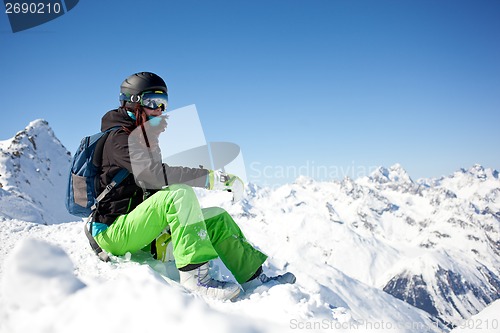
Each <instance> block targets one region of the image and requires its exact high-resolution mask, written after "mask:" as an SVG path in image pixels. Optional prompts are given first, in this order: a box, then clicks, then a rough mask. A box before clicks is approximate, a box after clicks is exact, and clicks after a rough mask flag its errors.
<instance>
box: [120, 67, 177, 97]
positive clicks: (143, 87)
mask: <svg viewBox="0 0 500 333" xmlns="http://www.w3.org/2000/svg"><path fill="white" fill-rule="evenodd" d="M158 90H160V91H163V92H164V93H165V94H167V93H168V89H167V85H166V84H165V81H163V79H162V78H161V77H159V76H158V75H156V74H154V73H150V72H142V73H136V74H133V75H130V76H129V77H128V78H126V79H125V81H123V83H122V85H121V86H120V94H125V95H128V96H131V95H140V94H141V93H143V92H145V91H158Z"/></svg>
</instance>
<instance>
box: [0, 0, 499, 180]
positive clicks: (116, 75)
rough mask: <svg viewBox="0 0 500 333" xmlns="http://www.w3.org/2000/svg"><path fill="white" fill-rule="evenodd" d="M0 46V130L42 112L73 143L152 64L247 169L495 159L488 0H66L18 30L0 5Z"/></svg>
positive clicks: (495, 46) (174, 103) (450, 168)
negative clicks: (56, 12) (65, 7)
mask: <svg viewBox="0 0 500 333" xmlns="http://www.w3.org/2000/svg"><path fill="white" fill-rule="evenodd" d="M0 49H1V50H0V78H1V81H0V88H1V89H0V98H1V104H0V109H1V113H2V122H1V125H0V126H1V130H0V139H7V138H10V137H12V136H14V134H15V133H16V132H17V131H18V130H21V129H23V128H24V127H25V126H26V125H27V124H28V123H29V122H30V121H32V120H34V119H37V118H43V119H46V120H47V121H48V122H49V124H50V125H51V126H52V128H53V129H54V131H55V133H56V135H57V136H58V137H59V139H60V140H61V141H62V142H63V144H64V145H65V146H66V147H67V148H68V150H70V151H71V152H73V151H74V150H75V149H76V147H77V145H78V143H79V141H80V139H81V137H83V136H85V135H87V134H92V133H94V132H96V131H98V130H99V126H100V118H101V116H102V115H103V114H104V113H105V112H106V111H107V110H109V109H112V108H114V107H116V106H117V105H118V94H119V86H120V83H121V82H122V81H123V79H124V78H125V77H127V76H128V75H130V74H132V73H135V72H138V71H152V72H155V73H157V74H159V75H160V76H162V77H163V78H164V79H165V80H166V81H167V84H168V86H169V94H170V108H171V109H176V108H180V107H183V106H186V105H190V104H196V106H197V109H198V113H199V117H200V120H201V122H202V124H203V129H204V131H205V135H206V138H207V140H208V141H229V142H234V143H237V144H239V145H240V146H241V149H242V152H243V155H244V158H245V162H246V167H247V174H248V178H249V180H253V181H255V182H257V183H261V184H264V183H268V184H269V183H271V184H273V183H283V182H289V181H293V180H294V178H296V177H297V176H298V175H299V174H305V175H308V176H313V177H316V178H321V179H325V178H339V177H342V176H344V175H348V176H351V177H353V178H356V176H362V175H364V174H366V173H367V172H368V171H369V169H370V168H373V167H374V166H379V165H383V166H390V165H392V164H394V163H400V164H401V165H402V166H403V167H404V168H405V169H406V170H407V171H408V172H409V173H410V175H411V176H412V177H413V178H415V179H417V178H420V177H439V176H442V175H448V174H451V173H452V172H454V171H455V170H457V169H459V168H461V167H464V168H468V167H470V166H471V165H472V164H474V163H480V164H482V165H484V166H485V167H491V168H495V169H500V130H499V124H500V1H498V0H469V1H462V0H439V1H436V0H418V1H416V0H415V1H410V0H378V1H374V0H367V1H361V0H344V1H340V0H328V1H326V0H325V1H320V0H310V1H308V0H267V1H261V0H253V1H243V0H241V1H238V0H231V1H229V0H228V1H220V0H212V1H201V0H200V1H192V0H183V1H170V0H143V1H132V0H106V1H83V0H82V1H80V3H79V4H78V5H77V6H76V7H75V8H74V9H73V10H71V11H70V12H68V13H67V14H65V15H63V16H61V17H59V18H57V19H55V20H53V21H50V22H48V23H46V24H44V25H41V26H38V27H35V28H33V29H30V30H26V31H23V32H18V33H12V32H11V30H10V26H9V22H8V20H7V15H6V14H5V13H4V11H3V12H2V13H0ZM269 178H272V179H269Z"/></svg>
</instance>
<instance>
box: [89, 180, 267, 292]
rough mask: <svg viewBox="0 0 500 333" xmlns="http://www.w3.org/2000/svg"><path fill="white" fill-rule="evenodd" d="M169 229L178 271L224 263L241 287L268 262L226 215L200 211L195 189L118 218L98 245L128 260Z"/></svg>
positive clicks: (167, 192) (180, 189)
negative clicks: (207, 263)
mask: <svg viewBox="0 0 500 333" xmlns="http://www.w3.org/2000/svg"><path fill="white" fill-rule="evenodd" d="M167 227H170V232H171V233H172V245H173V251H174V257H175V263H176V266H177V267H178V268H181V267H184V266H186V265H189V264H199V263H203V262H206V261H209V260H212V259H215V258H217V257H219V258H220V259H221V260H222V262H223V263H224V264H225V265H226V267H227V268H228V269H229V270H230V271H231V273H232V274H233V275H234V277H235V278H236V281H238V283H243V282H246V281H247V280H248V279H249V278H250V277H252V275H253V274H254V273H255V272H256V271H257V270H258V269H259V267H260V266H261V265H262V264H263V263H264V261H265V260H266V259H267V256H266V255H265V254H263V253H262V252H260V251H258V250H257V249H255V248H254V247H253V246H252V245H251V244H250V243H248V242H247V240H246V239H245V236H244V235H243V233H242V232H241V230H240V228H239V227H238V225H237V224H236V223H235V222H234V220H233V219H232V217H231V216H230V215H229V214H228V213H227V212H226V211H225V210H224V209H222V208H218V207H212V208H204V209H201V208H200V204H199V202H198V198H197V197H196V194H195V193H194V191H193V189H192V188H191V187H190V186H188V185H183V184H175V185H170V186H169V187H167V188H166V189H164V190H161V191H158V192H156V193H155V194H154V195H152V196H151V197H150V198H148V199H147V200H145V201H144V202H142V203H141V204H140V205H139V206H137V207H136V208H135V209H134V210H133V211H131V212H130V213H128V214H124V215H120V216H119V217H117V218H116V220H115V221H114V222H113V224H111V226H109V227H108V228H107V229H106V230H104V231H103V232H101V233H100V234H98V235H97V236H96V237H95V239H96V241H97V243H98V244H99V245H100V246H101V247H102V248H103V249H104V250H105V251H107V252H109V253H112V254H114V255H124V254H125V253H127V252H131V253H134V252H137V251H138V250H140V249H142V248H144V247H145V246H147V245H149V244H150V243H151V242H152V241H153V240H154V239H155V238H156V237H158V236H159V235H160V233H161V232H162V231H163V230H165V229H166V228H167Z"/></svg>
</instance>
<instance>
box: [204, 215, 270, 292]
mask: <svg viewBox="0 0 500 333" xmlns="http://www.w3.org/2000/svg"><path fill="white" fill-rule="evenodd" d="M202 212H203V216H204V218H205V224H206V226H207V230H208V234H209V236H210V240H211V241H212V245H213V247H214V248H215V250H216V251H217V253H218V255H219V257H220V258H221V260H222V262H223V263H224V265H226V267H227V268H228V269H229V270H230V271H231V273H232V274H233V275H234V277H235V278H236V281H238V283H244V282H246V281H247V280H248V279H249V278H251V277H252V275H254V273H255V272H256V271H257V270H258V269H259V267H260V266H262V264H263V263H264V261H266V259H267V256H266V255H265V254H263V253H262V252H260V251H259V250H257V249H255V248H254V247H253V246H252V245H251V244H250V243H248V241H247V240H246V238H245V236H244V235H243V233H242V232H241V230H240V228H239V227H238V225H237V224H236V222H234V220H233V218H232V217H231V215H229V214H228V213H227V212H226V211H225V210H224V209H222V208H218V207H211V208H204V209H202Z"/></svg>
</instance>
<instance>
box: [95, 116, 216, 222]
mask: <svg viewBox="0 0 500 333" xmlns="http://www.w3.org/2000/svg"><path fill="white" fill-rule="evenodd" d="M147 125H148V124H146V125H145V128H146V133H147V134H146V139H147V142H148V143H149V148H148V147H147V145H146V140H145V137H144V136H143V132H142V131H141V128H137V129H136V130H134V131H132V133H131V134H130V135H129V134H128V131H127V130H126V129H127V128H129V129H130V128H134V127H135V121H134V120H133V119H131V118H130V117H129V116H128V114H127V112H126V110H124V109H117V110H112V111H109V112H107V113H106V114H105V115H104V116H103V117H102V122H101V131H106V130H108V129H111V128H113V127H117V126H119V127H120V128H119V129H116V130H113V131H111V132H110V133H109V135H108V137H107V139H106V141H105V143H104V147H103V154H102V168H101V173H100V177H99V184H98V188H97V193H100V192H102V190H104V188H105V187H106V185H108V184H110V183H111V180H112V179H113V177H114V176H115V175H116V173H117V172H118V171H119V170H120V169H122V168H125V169H127V170H128V171H129V172H130V174H129V175H128V176H127V178H125V179H124V180H123V181H122V183H121V184H119V185H118V186H117V187H116V188H114V189H113V190H112V191H111V192H110V193H109V194H108V195H107V196H106V197H105V198H104V199H102V200H101V202H100V203H99V207H98V210H97V213H96V216H95V221H99V222H102V223H105V224H108V225H111V224H112V223H113V222H114V220H115V219H116V218H117V217H118V216H119V215H122V214H126V213H128V212H130V211H131V210H133V209H134V208H135V207H137V205H139V204H140V203H141V202H142V201H143V199H144V193H145V191H146V192H149V193H152V192H154V191H156V190H159V189H161V188H162V187H164V186H167V185H169V184H179V183H184V184H188V185H191V186H197V187H205V185H206V181H207V175H208V170H206V169H192V168H184V167H170V166H168V165H166V164H163V163H162V159H161V152H160V149H159V147H158V136H159V134H160V132H159V131H156V133H155V132H154V131H153V130H151V129H153V128H151V127H150V128H148V126H147Z"/></svg>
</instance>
